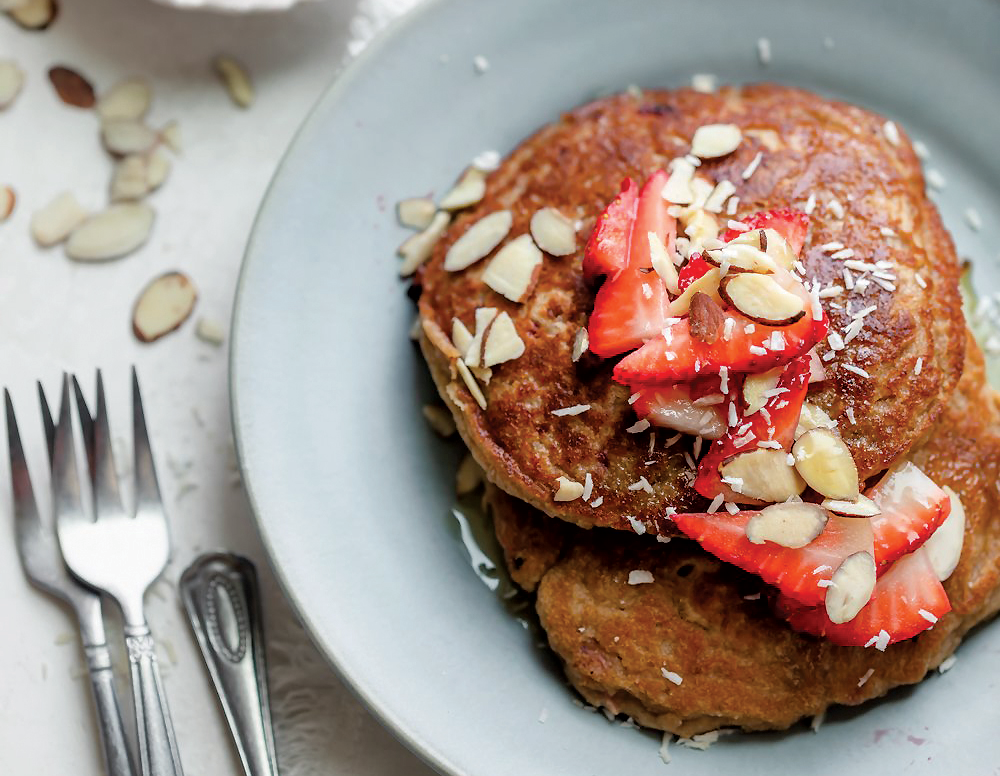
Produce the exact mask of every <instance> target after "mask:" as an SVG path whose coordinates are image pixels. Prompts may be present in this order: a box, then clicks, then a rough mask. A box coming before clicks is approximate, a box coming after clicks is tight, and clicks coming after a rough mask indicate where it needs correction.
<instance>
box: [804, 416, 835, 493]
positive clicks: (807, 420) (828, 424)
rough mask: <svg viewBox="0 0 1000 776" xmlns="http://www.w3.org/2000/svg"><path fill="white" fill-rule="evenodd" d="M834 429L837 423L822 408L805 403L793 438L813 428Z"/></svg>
mask: <svg viewBox="0 0 1000 776" xmlns="http://www.w3.org/2000/svg"><path fill="white" fill-rule="evenodd" d="M836 427H837V423H836V422H835V421H834V420H833V418H831V417H830V416H829V415H827V414H826V411H825V410H824V409H823V408H822V407H817V406H816V405H815V404H813V403H812V402H808V401H807V402H806V403H805V404H803V405H802V411H801V412H800V413H799V422H798V425H796V426H795V438H796V439H798V438H799V437H800V436H802V435H803V434H804V433H806V432H807V431H812V430H813V429H814V428H826V429H831V430H832V429H835V428H836ZM834 511H836V510H834Z"/></svg>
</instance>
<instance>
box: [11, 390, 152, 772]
mask: <svg viewBox="0 0 1000 776" xmlns="http://www.w3.org/2000/svg"><path fill="white" fill-rule="evenodd" d="M38 398H39V401H40V403H41V405H42V420H43V423H44V425H45V439H46V442H47V445H48V453H49V460H50V461H51V459H52V442H53V436H54V431H55V429H54V427H53V424H52V414H51V413H50V412H49V405H48V402H46V401H45V393H44V392H43V391H42V386H41V383H39V385H38ZM4 404H5V407H6V411H7V446H8V450H9V453H10V477H11V490H12V493H13V497H14V532H15V538H16V541H17V551H18V554H19V555H20V557H21V565H22V567H23V568H24V573H25V576H27V577H28V580H29V581H30V582H31V583H32V584H33V585H34V586H35V587H37V588H39V589H40V590H42V591H44V592H46V593H48V594H49V595H52V596H54V597H56V598H59V599H61V600H63V601H64V602H65V603H66V604H67V605H68V606H69V607H70V609H72V610H73V613H74V614H75V615H76V619H77V623H78V625H79V629H80V641H81V643H82V644H83V652H84V655H85V657H86V659H87V669H88V671H89V673H90V686H91V689H92V691H93V698H94V706H95V707H96V709H97V723H98V725H97V726H98V731H99V733H100V741H101V753H102V755H103V757H104V763H105V766H106V769H107V772H108V774H109V776H132V774H133V773H134V769H133V766H132V754H131V750H130V749H129V747H128V744H127V743H126V739H125V730H124V728H123V726H122V715H121V710H120V707H119V705H118V695H117V693H116V692H115V683H114V675H113V673H112V670H111V656H110V654H109V652H108V645H107V637H106V636H105V633H104V620H103V618H102V617H101V599H100V596H98V594H97V593H95V592H93V591H92V590H90V589H88V588H85V587H83V586H82V585H80V584H79V583H78V582H77V581H76V580H75V579H73V578H72V577H71V576H70V574H69V572H68V571H67V570H66V565H65V564H64V563H63V559H62V556H61V555H60V553H59V544H58V543H57V541H56V535H55V529H54V527H53V526H52V525H47V524H46V523H45V522H43V521H42V518H41V516H40V514H39V512H38V505H37V503H36V501H35V495H34V491H33V490H32V487H31V476H30V475H29V473H28V464H27V461H26V460H25V458H24V449H23V448H22V447H21V435H20V433H19V431H18V428H17V419H16V418H15V416H14V404H13V402H11V400H10V394H9V393H8V392H7V390H6V389H5V390H4Z"/></svg>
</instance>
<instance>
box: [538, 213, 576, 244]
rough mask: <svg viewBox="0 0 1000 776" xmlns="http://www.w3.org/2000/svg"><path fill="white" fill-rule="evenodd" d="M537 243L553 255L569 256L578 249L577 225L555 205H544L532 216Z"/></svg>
mask: <svg viewBox="0 0 1000 776" xmlns="http://www.w3.org/2000/svg"><path fill="white" fill-rule="evenodd" d="M530 230H531V236H532V238H533V239H534V241H535V244H536V245H537V246H538V247H539V248H541V249H542V250H543V251H545V252H546V253H548V254H550V255H552V256H568V255H569V254H571V253H573V252H574V251H575V250H576V227H575V225H574V224H573V222H572V221H571V220H570V219H568V218H567V217H566V216H564V215H563V214H562V213H560V212H559V210H557V209H556V208H554V207H543V208H541V209H539V210H536V211H535V214H534V215H533V216H532V217H531V225H530Z"/></svg>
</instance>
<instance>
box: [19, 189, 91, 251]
mask: <svg viewBox="0 0 1000 776" xmlns="http://www.w3.org/2000/svg"><path fill="white" fill-rule="evenodd" d="M86 218H87V211H86V210H84V209H83V207H81V206H80V203H79V202H77V200H76V197H75V196H73V195H72V194H71V193H70V192H68V191H66V192H63V193H62V194H60V195H59V196H57V197H56V198H55V199H53V200H52V201H51V202H50V203H49V204H47V205H46V206H45V207H43V208H42V209H41V210H38V211H36V212H35V213H34V214H33V215H32V216H31V236H32V237H34V238H35V242H36V243H38V244H39V245H41V246H42V247H43V248H48V247H50V246H52V245H56V244H58V243H61V242H62V241H63V240H65V239H66V238H67V237H69V235H70V233H71V232H72V231H73V230H74V229H76V228H77V227H78V226H79V225H80V224H82V223H83V222H84V221H85V220H86Z"/></svg>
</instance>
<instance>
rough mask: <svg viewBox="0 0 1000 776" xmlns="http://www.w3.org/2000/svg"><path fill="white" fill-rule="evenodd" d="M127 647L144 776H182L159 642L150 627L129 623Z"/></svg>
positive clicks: (126, 632) (126, 639) (126, 630)
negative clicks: (159, 658) (158, 646)
mask: <svg viewBox="0 0 1000 776" xmlns="http://www.w3.org/2000/svg"><path fill="white" fill-rule="evenodd" d="M125 646H126V647H127V648H128V661H129V665H130V666H131V669H132V697H133V698H134V700H135V718H136V728H137V732H138V734H139V761H140V763H141V765H142V775H143V776H183V770H182V769H181V758H180V755H179V754H178V752H177V741H176V740H175V738H174V728H173V724H172V723H171V721H170V709H169V708H168V707H167V695H166V693H165V692H164V691H163V680H162V679H161V678H160V667H159V664H158V663H157V661H156V644H155V642H154V641H153V634H152V633H150V631H149V627H148V626H146V625H141V626H126V628H125Z"/></svg>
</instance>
